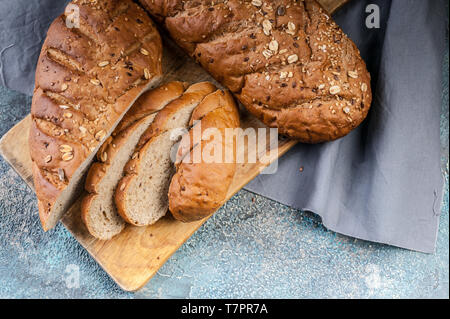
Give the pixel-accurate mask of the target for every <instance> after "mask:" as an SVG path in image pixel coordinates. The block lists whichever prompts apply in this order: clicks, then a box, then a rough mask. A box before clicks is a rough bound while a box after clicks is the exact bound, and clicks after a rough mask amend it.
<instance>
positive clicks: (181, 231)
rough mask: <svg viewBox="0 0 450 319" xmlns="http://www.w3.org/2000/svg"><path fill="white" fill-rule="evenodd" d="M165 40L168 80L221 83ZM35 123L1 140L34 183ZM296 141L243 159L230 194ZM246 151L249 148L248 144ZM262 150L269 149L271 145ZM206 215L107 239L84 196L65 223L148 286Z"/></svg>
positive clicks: (331, 2) (127, 285) (98, 254)
mask: <svg viewBox="0 0 450 319" xmlns="http://www.w3.org/2000/svg"><path fill="white" fill-rule="evenodd" d="M347 1H348V0H319V2H320V3H322V5H323V6H324V7H325V8H326V9H327V10H328V11H329V12H334V11H335V10H336V9H337V8H339V7H340V6H341V5H343V4H344V3H345V2H347ZM164 46H165V49H164V51H165V52H164V61H163V64H164V70H165V73H166V77H165V81H170V80H182V81H187V82H190V83H194V82H199V81H212V82H214V83H216V82H215V81H214V80H213V79H212V78H211V77H210V76H209V75H208V74H207V73H206V72H205V71H204V70H203V69H202V68H201V67H200V66H198V65H197V64H195V63H194V62H193V61H192V60H191V59H190V58H189V57H188V56H186V55H185V54H184V53H183V52H182V51H181V50H180V49H179V48H178V47H177V46H176V45H175V44H173V42H171V41H170V40H168V39H167V37H164ZM216 84H217V83H216ZM241 117H242V118H241V122H242V126H243V128H246V127H263V126H264V125H263V124H262V123H260V122H259V121H258V120H256V119H255V118H254V117H252V116H251V115H249V114H247V113H245V112H244V111H243V112H242V113H241ZM30 123H31V118H30V115H28V116H27V117H26V118H25V119H23V120H22V121H21V122H19V123H18V124H17V125H16V126H14V127H13V128H12V129H11V130H10V131H9V132H8V133H6V134H5V135H4V136H3V138H2V139H1V140H0V154H2V155H3V157H4V158H5V160H6V161H7V162H8V163H9V164H10V165H11V166H12V167H13V168H14V169H15V170H16V171H17V172H18V173H19V175H20V176H21V177H22V178H23V179H24V180H25V182H26V183H27V184H28V185H29V186H30V187H31V188H32V189H33V178H32V173H31V159H30V155H29V152H28V131H29V127H30ZM266 141H267V143H266V144H267V145H266V146H267V147H266V149H268V147H269V145H271V143H273V142H274V141H273V140H271V139H270V138H269V134H268V135H267V138H266ZM296 143H297V142H296V141H292V140H288V139H279V140H278V152H272V153H270V154H269V153H267V155H268V157H269V161H265V163H260V162H257V163H253V164H251V163H245V164H238V169H237V172H236V175H235V178H234V181H233V183H232V186H231V188H230V191H229V194H228V196H227V200H228V199H229V198H231V197H232V196H233V195H234V194H235V193H236V192H238V191H239V190H240V189H241V188H242V187H244V186H245V185H246V184H247V183H248V182H249V181H251V180H252V179H253V178H255V177H256V176H257V175H258V174H260V172H261V171H262V170H263V169H264V168H265V167H266V166H267V165H268V164H269V163H271V162H273V161H275V160H276V159H277V158H278V157H280V156H282V155H283V154H284V153H286V152H287V151H288V150H289V149H290V148H292V147H293V146H294V145H295V144H296ZM272 145H273V144H272ZM243 151H244V152H245V153H247V150H243ZM261 153H262V154H265V153H266V150H263V151H262V152H261ZM247 155H249V154H247ZM260 155H261V154H260ZM245 158H247V157H245ZM206 220H207V218H205V219H203V220H200V221H197V222H193V223H188V224H185V223H181V222H178V221H176V220H175V219H173V218H172V217H171V216H170V214H168V215H167V216H165V217H164V218H162V219H161V220H159V221H158V222H157V223H156V224H154V225H152V226H148V227H135V226H131V225H128V226H127V227H126V228H125V229H124V231H123V232H122V233H121V234H119V235H117V236H116V237H114V238H113V239H111V240H108V241H102V240H97V239H95V238H94V237H92V236H91V235H90V234H89V232H88V231H87V229H86V228H85V226H84V224H83V223H82V221H81V217H80V200H78V201H77V202H75V204H74V205H73V206H72V207H71V209H70V210H69V211H68V213H67V214H66V216H65V217H64V219H63V220H62V223H63V224H64V226H65V227H66V228H67V229H68V230H69V231H70V232H71V233H72V235H73V236H74V237H75V238H76V239H77V240H78V242H79V243H80V244H81V245H82V246H83V247H84V248H85V249H86V250H87V251H88V252H89V253H90V254H91V255H92V257H93V258H94V259H95V260H96V261H97V262H98V263H99V264H100V265H101V266H102V267H103V269H104V270H105V271H106V272H107V273H108V274H109V275H110V276H111V278H112V279H113V280H114V281H115V282H116V283H117V284H118V285H119V286H120V287H121V288H122V289H124V290H127V291H135V290H138V289H140V288H141V287H142V286H144V285H145V284H146V283H147V282H148V280H150V278H151V277H152V276H153V275H154V274H155V273H156V272H157V271H158V269H159V268H160V267H161V266H162V265H163V264H164V263H165V262H166V260H167V259H168V258H169V257H170V256H171V255H172V254H173V253H174V252H175V251H176V250H177V249H178V248H179V247H180V246H181V245H182V244H183V243H184V242H185V241H186V240H187V239H188V238H189V237H190V236H191V235H192V234H193V233H194V232H195V231H196V230H197V229H198V228H199V227H200V226H201V225H202V224H203V223H204V222H205V221H206Z"/></svg>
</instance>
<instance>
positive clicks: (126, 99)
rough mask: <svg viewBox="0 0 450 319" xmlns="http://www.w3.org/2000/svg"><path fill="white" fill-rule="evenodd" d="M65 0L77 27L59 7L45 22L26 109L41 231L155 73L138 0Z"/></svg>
mask: <svg viewBox="0 0 450 319" xmlns="http://www.w3.org/2000/svg"><path fill="white" fill-rule="evenodd" d="M71 4H72V5H75V6H76V7H77V8H78V11H79V19H78V22H79V26H76V27H74V28H69V27H68V26H67V25H66V19H67V17H66V16H65V15H64V14H63V15H62V16H60V17H58V18H57V19H56V20H55V21H54V22H53V23H52V25H51V26H50V29H49V31H48V34H47V38H46V40H45V42H44V45H43V47H42V51H41V54H40V57H39V61H38V65H37V69H36V85H35V87H36V88H35V91H34V95H33V101H32V108H31V116H32V125H31V131H30V137H29V147H30V154H31V158H32V168H33V178H34V185H35V189H36V194H37V197H38V206H39V215H40V218H41V222H42V226H43V228H44V230H48V229H50V228H52V227H54V226H55V225H56V223H57V221H58V220H59V219H60V218H61V216H62V215H63V214H64V213H65V212H66V211H67V209H68V208H69V207H70V205H71V204H72V203H73V201H74V199H75V198H76V197H77V196H78V195H79V193H80V191H81V189H82V186H83V176H84V175H85V173H86V171H87V169H88V167H89V164H90V162H91V160H92V158H93V157H94V156H95V153H96V152H97V150H98V148H99V147H100V146H101V144H102V143H103V141H105V139H106V138H108V136H109V135H110V134H111V132H112V131H113V129H114V127H115V126H116V125H117V123H118V122H119V121H120V119H121V118H122V116H123V114H124V113H125V112H126V111H127V110H128V109H129V107H130V106H131V105H132V104H133V102H134V101H135V100H136V99H137V97H138V96H139V95H140V94H141V93H142V92H143V91H145V90H147V89H148V88H149V87H151V86H154V85H155V84H156V82H157V81H159V78H160V77H161V73H162V71H161V54H162V47H161V39H160V36H159V34H158V31H157V30H156V28H155V26H154V24H153V23H152V21H151V20H150V18H149V17H148V15H147V14H146V12H145V11H144V10H143V9H142V8H141V7H140V6H138V5H137V4H136V3H134V2H133V1H132V0H96V1H85V0H74V1H73V2H72V3H71ZM72 8H73V7H72ZM72 22H73V21H72Z"/></svg>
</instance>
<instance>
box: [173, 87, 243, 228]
mask: <svg viewBox="0 0 450 319" xmlns="http://www.w3.org/2000/svg"><path fill="white" fill-rule="evenodd" d="M192 121H193V122H195V121H200V122H197V124H196V125H199V124H201V132H202V133H203V132H205V130H207V129H209V128H215V129H217V131H218V132H220V134H221V143H222V144H221V147H222V161H221V162H219V163H216V162H212V163H208V162H206V161H204V160H202V161H201V162H199V163H196V162H194V161H193V159H194V155H193V153H194V152H195V148H197V147H200V146H199V145H195V146H193V147H192V149H191V150H190V155H191V156H190V157H189V159H188V157H187V156H184V155H185V154H184V153H186V151H185V150H181V148H182V145H183V143H181V144H180V147H179V152H181V153H183V154H181V156H180V158H183V160H182V161H181V163H180V164H179V165H177V172H176V174H175V175H174V176H173V178H172V181H171V184H170V187H169V210H170V212H171V213H172V215H173V216H174V217H175V218H176V219H178V220H180V221H182V222H192V221H196V220H199V219H202V218H204V217H207V216H208V215H210V214H212V213H214V212H215V211H216V210H217V209H218V208H219V207H220V206H221V205H222V204H223V203H224V201H225V200H226V196H227V194H228V190H229V187H230V185H231V183H232V181H233V177H234V174H235V172H236V162H235V159H236V142H235V140H236V139H235V138H233V139H231V140H228V141H227V140H226V138H225V129H227V128H228V129H234V128H238V127H239V126H240V121H239V111H238V109H237V107H236V104H235V102H234V100H233V97H232V96H231V94H230V93H229V92H228V91H221V90H218V91H216V92H214V93H212V94H210V95H208V96H207V97H206V98H205V99H204V100H203V101H202V103H201V104H200V105H199V106H198V107H197V108H196V110H195V111H194V113H193V116H192ZM192 132H193V129H191V131H190V132H189V134H188V136H187V138H188V139H190V140H191V142H190V143H189V145H193V143H194V142H193V137H192ZM214 138H215V137H210V138H209V139H204V140H202V141H201V148H202V152H204V150H205V148H206V147H208V145H212V143H214V142H215V141H214ZM230 142H231V144H232V145H229V144H230ZM227 147H229V148H230V149H232V150H233V160H232V161H231V162H226V160H225V149H226V148H227Z"/></svg>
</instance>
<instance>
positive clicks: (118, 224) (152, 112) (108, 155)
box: [81, 82, 186, 240]
mask: <svg viewBox="0 0 450 319" xmlns="http://www.w3.org/2000/svg"><path fill="white" fill-rule="evenodd" d="M185 88H186V83H183V82H170V83H167V84H164V85H161V86H160V87H158V88H156V89H153V90H151V91H147V92H146V93H144V94H143V95H141V96H140V97H139V99H138V100H137V101H136V103H134V104H133V106H132V107H131V109H130V110H129V111H128V112H127V113H126V114H125V116H124V117H123V119H122V121H121V122H120V123H119V125H118V126H117V127H116V129H115V130H114V133H113V134H112V135H111V137H110V138H108V139H107V141H106V142H105V143H103V145H102V147H101V148H100V149H99V151H98V152H97V162H95V163H94V164H93V165H92V166H91V168H90V169H89V172H88V175H87V178H86V183H85V189H86V190H87V191H88V193H89V194H87V195H85V196H84V197H83V200H82V205H81V206H82V209H81V216H82V219H83V221H84V223H85V225H86V227H87V229H88V230H89V232H90V234H91V235H92V236H94V237H96V238H99V239H102V240H107V239H110V238H112V237H113V236H115V235H117V234H119V233H120V232H121V231H122V229H123V228H124V227H125V222H124V220H123V219H122V217H120V215H119V214H118V213H117V209H116V207H115V204H114V191H115V189H116V186H117V183H118V182H119V180H120V179H121V178H122V177H123V168H124V167H125V164H126V163H127V162H128V161H129V160H130V159H131V158H132V156H133V153H134V151H135V147H136V144H137V143H138V141H139V139H140V137H141V135H142V133H143V132H144V131H145V130H146V129H147V128H148V127H149V125H150V124H151V123H152V121H153V119H154V117H155V116H156V112H157V111H159V110H161V109H162V108H163V107H164V106H166V105H167V104H168V103H170V102H171V101H173V100H175V99H176V98H178V97H179V96H180V95H181V94H183V92H184V90H185Z"/></svg>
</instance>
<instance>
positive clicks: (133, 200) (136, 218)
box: [124, 104, 197, 225]
mask: <svg viewBox="0 0 450 319" xmlns="http://www.w3.org/2000/svg"><path fill="white" fill-rule="evenodd" d="M196 106H197V104H191V105H187V106H186V107H184V108H182V109H181V110H179V111H178V112H176V113H175V114H174V115H173V116H172V118H171V119H170V120H168V122H167V123H166V126H165V128H164V129H165V131H164V132H163V133H161V134H160V135H158V136H155V137H153V138H152V139H151V140H150V141H148V142H147V144H145V145H144V147H143V148H142V149H141V150H140V154H139V157H140V164H139V172H138V173H137V175H136V176H135V177H134V178H133V179H132V180H131V182H130V185H129V186H128V187H127V191H126V195H125V199H124V200H125V203H124V204H125V207H126V214H127V215H128V219H129V220H130V221H132V222H133V223H134V224H135V225H151V224H153V223H155V222H156V221H157V220H158V219H160V218H161V217H162V216H164V215H165V214H166V212H167V210H168V208H169V199H168V191H169V185H170V181H171V179H172V176H173V175H174V174H175V165H174V163H173V161H172V159H171V156H170V154H175V153H174V149H175V151H176V147H174V145H175V144H177V142H178V141H179V139H175V138H174V136H173V131H172V130H174V129H176V130H178V129H180V128H184V129H185V128H187V127H188V125H189V120H190V117H191V114H192V111H193V110H194V108H195V107H196Z"/></svg>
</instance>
